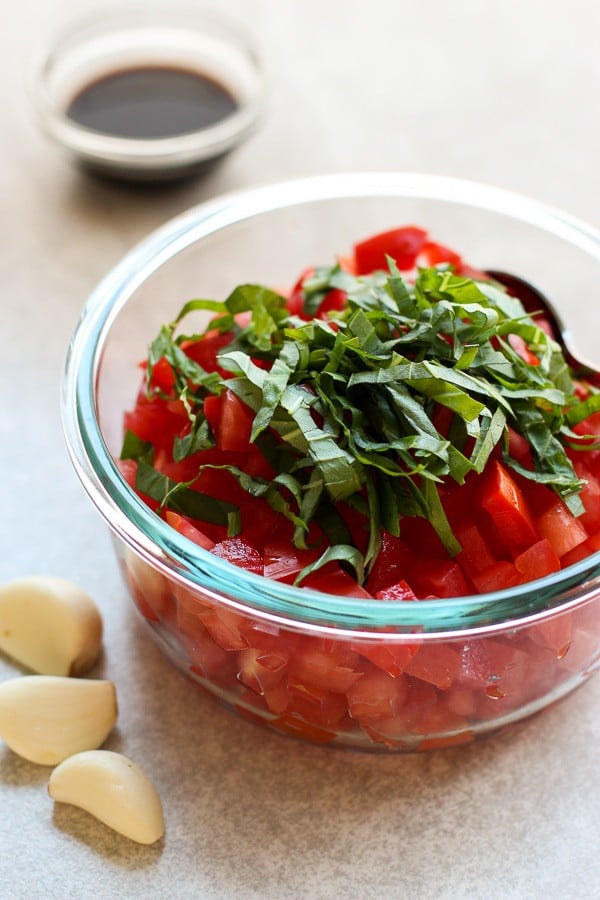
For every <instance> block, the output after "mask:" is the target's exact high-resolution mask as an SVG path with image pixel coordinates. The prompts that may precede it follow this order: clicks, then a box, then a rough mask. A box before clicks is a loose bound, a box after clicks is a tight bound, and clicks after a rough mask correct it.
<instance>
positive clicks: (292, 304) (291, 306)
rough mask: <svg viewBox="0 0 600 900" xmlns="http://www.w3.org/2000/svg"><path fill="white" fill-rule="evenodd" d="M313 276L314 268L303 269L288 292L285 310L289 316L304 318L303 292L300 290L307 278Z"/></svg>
mask: <svg viewBox="0 0 600 900" xmlns="http://www.w3.org/2000/svg"><path fill="white" fill-rule="evenodd" d="M314 274H315V269H314V266H310V267H309V268H308V269H305V270H304V272H303V273H302V275H301V276H300V278H299V279H298V281H297V282H296V284H295V285H294V287H293V288H292V290H291V291H290V295H289V297H288V300H287V308H288V312H289V313H290V315H292V316H302V317H304V290H303V288H302V285H303V284H304V282H305V281H306V279H307V278H312V276H313V275H314Z"/></svg>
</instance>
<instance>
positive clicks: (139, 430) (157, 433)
mask: <svg viewBox="0 0 600 900" xmlns="http://www.w3.org/2000/svg"><path fill="white" fill-rule="evenodd" d="M185 422H186V417H185V412H184V414H183V415H182V416H177V415H174V414H173V411H172V410H170V409H169V408H168V407H167V406H166V405H165V403H164V401H162V400H161V399H160V397H155V398H153V399H152V400H146V401H145V402H141V403H138V405H137V406H136V408H135V410H134V411H133V412H127V413H125V416H124V426H125V430H126V431H132V432H133V433H134V434H136V435H137V436H138V437H139V438H140V439H141V440H142V441H148V442H151V443H152V444H154V446H155V448H157V449H159V448H162V449H165V450H166V451H168V452H169V453H170V452H171V448H172V447H173V440H174V438H175V435H176V434H178V433H179V431H180V429H181V428H182V426H183V425H184V424H185Z"/></svg>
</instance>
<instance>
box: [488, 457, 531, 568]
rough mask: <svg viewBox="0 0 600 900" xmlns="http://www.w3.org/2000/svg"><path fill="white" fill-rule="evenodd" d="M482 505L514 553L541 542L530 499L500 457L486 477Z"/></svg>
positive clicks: (502, 539)
mask: <svg viewBox="0 0 600 900" xmlns="http://www.w3.org/2000/svg"><path fill="white" fill-rule="evenodd" d="M481 505H482V506H483V508H484V509H485V510H486V512H487V513H489V516H490V518H491V522H492V525H493V527H494V529H495V530H496V531H497V533H498V536H499V537H500V540H501V541H502V542H503V544H505V546H506V547H507V549H508V550H509V552H510V553H511V554H513V555H515V554H518V553H520V552H521V551H522V550H525V549H526V548H527V547H530V546H531V544H534V543H535V542H536V541H537V539H538V536H537V533H536V530H535V525H534V523H533V519H532V516H531V512H530V510H529V507H528V505H527V502H526V500H525V498H524V496H523V494H522V492H521V490H520V488H519V486H518V485H517V483H516V481H515V480H514V478H512V477H511V475H509V473H508V472H507V470H506V469H505V468H504V466H503V465H502V464H501V463H499V462H498V461H497V460H495V461H494V462H493V463H492V465H491V468H490V471H489V472H488V473H487V474H486V476H485V479H484V486H483V490H482V493H481Z"/></svg>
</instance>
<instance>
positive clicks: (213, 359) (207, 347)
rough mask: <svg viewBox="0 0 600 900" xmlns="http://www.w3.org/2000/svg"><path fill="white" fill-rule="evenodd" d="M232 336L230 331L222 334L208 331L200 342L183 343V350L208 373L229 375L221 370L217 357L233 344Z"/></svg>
mask: <svg viewBox="0 0 600 900" xmlns="http://www.w3.org/2000/svg"><path fill="white" fill-rule="evenodd" d="M232 336H233V335H232V333H231V332H230V331H225V332H221V331H218V330H217V329H214V330H213V331H208V332H207V333H206V334H205V335H204V336H203V337H202V338H201V339H200V340H198V341H189V342H184V343H182V345H181V348H182V350H184V351H185V353H186V355H187V356H189V358H190V359H192V360H194V362H197V363H198V365H200V366H202V368H203V369H204V370H205V371H206V372H220V373H221V375H227V374H228V373H227V372H226V371H225V370H224V369H221V367H220V366H219V364H218V363H217V356H218V354H219V351H220V350H222V349H223V348H224V347H227V345H228V344H230V343H231V338H232Z"/></svg>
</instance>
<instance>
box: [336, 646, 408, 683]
mask: <svg viewBox="0 0 600 900" xmlns="http://www.w3.org/2000/svg"><path fill="white" fill-rule="evenodd" d="M351 646H352V649H353V650H356V652H357V653H360V655H361V656H364V657H365V658H366V659H368V660H369V662H372V663H373V665H375V666H377V668H378V669H382V670H383V671H384V672H387V674H388V675H391V676H392V678H397V677H398V675H402V673H403V672H404V670H405V669H406V666H407V665H408V663H409V662H410V660H411V659H412V658H413V656H414V655H415V653H417V652H418V650H419V646H420V645H419V644H418V643H410V644H409V643H405V642H402V643H400V642H398V641H391V640H390V641H354V642H353V643H352V645H351Z"/></svg>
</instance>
